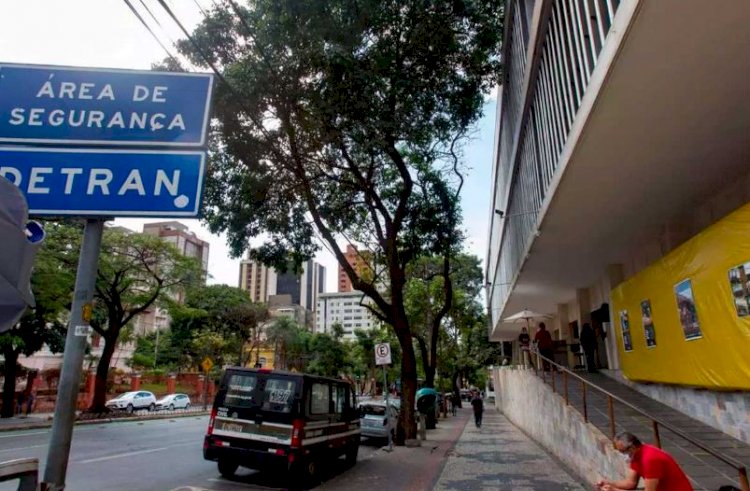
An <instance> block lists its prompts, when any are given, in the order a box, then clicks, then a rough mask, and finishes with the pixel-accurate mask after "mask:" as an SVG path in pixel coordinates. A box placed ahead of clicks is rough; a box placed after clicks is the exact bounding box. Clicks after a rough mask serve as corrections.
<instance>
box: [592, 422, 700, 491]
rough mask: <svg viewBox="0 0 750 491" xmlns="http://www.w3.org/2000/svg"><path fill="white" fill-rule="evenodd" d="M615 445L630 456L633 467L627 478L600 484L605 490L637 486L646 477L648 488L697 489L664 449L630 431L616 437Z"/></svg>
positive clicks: (664, 490)
mask: <svg viewBox="0 0 750 491" xmlns="http://www.w3.org/2000/svg"><path fill="white" fill-rule="evenodd" d="M615 448H616V449H617V450H618V451H619V452H620V453H622V454H624V455H626V456H627V460H628V462H630V470H629V471H628V475H627V477H626V478H625V479H621V480H619V481H608V480H606V479H604V480H601V481H599V482H598V483H596V486H597V487H598V488H599V489H601V490H602V491H619V490H621V489H636V487H637V486H638V481H639V480H640V478H643V482H644V488H643V489H645V490H646V491H693V486H692V485H691V484H690V480H689V479H688V477H687V476H686V475H685V473H684V472H683V471H682V469H680V466H679V465H677V462H675V460H674V458H672V456H671V455H669V454H668V453H667V452H665V451H664V450H662V449H660V448H657V447H654V446H652V445H648V444H644V443H641V441H640V440H639V439H638V437H636V436H635V435H633V434H632V433H628V432H627V431H623V432H622V433H619V434H618V435H617V436H616V437H615Z"/></svg>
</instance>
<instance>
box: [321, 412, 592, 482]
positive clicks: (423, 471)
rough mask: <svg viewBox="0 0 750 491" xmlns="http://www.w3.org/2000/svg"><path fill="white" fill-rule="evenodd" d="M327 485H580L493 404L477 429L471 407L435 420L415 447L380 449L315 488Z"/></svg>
mask: <svg viewBox="0 0 750 491" xmlns="http://www.w3.org/2000/svg"><path fill="white" fill-rule="evenodd" d="M316 489H320V490H325V491H339V490H341V491H348V490H351V489H383V490H386V489H387V490H389V491H391V490H393V491H427V490H432V489H435V490H442V491H449V490H450V491H464V490H465V491H474V490H498V489H501V490H509V491H510V490H512V491H526V490H539V491H558V490H559V491H579V490H580V491H582V490H584V489H585V488H584V487H583V486H581V485H580V484H579V483H578V481H577V480H576V479H575V478H573V477H571V476H570V475H569V474H568V473H567V472H566V471H565V470H564V469H563V468H562V467H561V466H560V464H559V463H558V462H557V461H555V460H553V459H552V457H550V455H549V454H547V453H546V452H545V451H544V450H543V449H542V448H541V447H540V446H539V445H537V444H536V443H534V442H533V441H532V440H531V439H529V438H528V437H527V436H526V435H525V434H523V433H522V432H521V431H520V430H519V429H517V428H516V427H515V426H513V425H512V424H511V423H510V422H508V420H507V419H505V417H504V416H503V415H502V414H500V413H499V412H497V411H496V410H495V408H494V407H491V406H490V407H488V408H487V410H486V411H485V413H484V422H483V425H482V428H481V429H477V428H476V427H475V426H474V417H473V413H472V411H471V408H463V409H460V410H459V412H458V415H457V416H456V417H451V416H449V417H448V418H441V419H440V420H438V428H437V429H435V430H430V431H428V432H427V441H424V442H422V446H421V447H419V448H405V447H394V449H393V452H391V453H387V452H385V451H382V450H380V451H378V452H377V453H376V454H375V455H374V456H373V457H372V458H369V459H361V460H360V461H359V462H358V463H357V465H356V466H355V467H353V468H352V469H349V470H347V471H346V472H344V473H343V474H341V475H339V476H337V477H336V478H334V479H332V480H331V481H328V482H326V483H324V484H323V485H321V486H320V487H318V488H316Z"/></svg>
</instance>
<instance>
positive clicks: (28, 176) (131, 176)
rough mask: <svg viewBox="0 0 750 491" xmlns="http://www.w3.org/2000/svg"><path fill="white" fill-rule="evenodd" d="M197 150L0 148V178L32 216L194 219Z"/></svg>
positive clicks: (200, 164) (199, 168) (199, 169)
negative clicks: (14, 190)
mask: <svg viewBox="0 0 750 491" xmlns="http://www.w3.org/2000/svg"><path fill="white" fill-rule="evenodd" d="M204 160H205V154H204V153H203V152H200V151H173V150H172V151H154V150H120V149H118V150H109V149H70V148H16V147H8V146H4V147H0V177H4V178H6V179H8V180H9V181H10V182H12V183H13V184H15V185H16V186H17V187H18V188H19V189H20V190H21V191H22V192H23V193H24V195H25V196H26V200H27V201H28V204H29V214H31V215H37V216H39V215H52V216H59V215H68V216H70V215H72V216H100V217H102V216H103V217H118V216H123V217H135V216H144V217H146V216H158V217H179V216H181V217H195V216H197V215H198V213H199V212H200V202H201V191H202V188H203V173H204V168H205V163H204Z"/></svg>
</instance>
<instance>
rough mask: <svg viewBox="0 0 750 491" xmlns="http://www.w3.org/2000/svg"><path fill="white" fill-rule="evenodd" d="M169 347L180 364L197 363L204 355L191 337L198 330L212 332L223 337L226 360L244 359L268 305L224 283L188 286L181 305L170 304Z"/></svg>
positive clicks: (242, 361)
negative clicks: (195, 347) (259, 302)
mask: <svg viewBox="0 0 750 491" xmlns="http://www.w3.org/2000/svg"><path fill="white" fill-rule="evenodd" d="M170 315H171V317H172V324H171V326H170V338H169V339H170V343H171V345H170V349H171V350H172V352H173V353H174V355H175V356H176V358H177V360H178V361H177V364H178V366H181V367H186V366H191V365H192V366H197V365H198V363H200V361H201V360H202V359H203V357H204V355H201V354H200V353H199V352H198V351H197V350H196V349H194V346H195V345H194V340H195V337H196V335H200V334H201V333H214V334H216V335H218V336H221V337H222V338H223V339H224V344H223V347H222V350H223V351H222V352H221V353H217V356H218V355H220V357H221V359H222V360H224V361H225V362H226V363H236V364H239V365H242V364H243V363H244V353H245V351H246V350H248V349H252V348H253V346H254V345H256V344H257V343H258V342H259V326H260V325H261V324H262V323H263V322H265V321H266V320H267V319H268V315H269V313H268V307H267V306H266V305H265V304H258V303H253V302H252V301H251V300H250V297H249V296H248V294H247V292H245V291H243V290H241V289H239V288H235V287H231V286H227V285H210V286H201V287H196V288H192V289H190V290H189V291H188V292H187V294H186V297H185V303H184V304H183V305H178V304H173V305H172V306H171V307H170Z"/></svg>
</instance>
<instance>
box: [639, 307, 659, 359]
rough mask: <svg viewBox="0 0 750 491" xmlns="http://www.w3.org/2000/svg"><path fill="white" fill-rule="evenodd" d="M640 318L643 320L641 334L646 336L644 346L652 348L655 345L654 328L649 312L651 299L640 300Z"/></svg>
mask: <svg viewBox="0 0 750 491" xmlns="http://www.w3.org/2000/svg"><path fill="white" fill-rule="evenodd" d="M641 320H642V321H643V334H644V336H645V338H646V347H647V348H653V347H655V346H656V329H654V321H653V318H652V314H651V300H648V299H646V300H643V301H641Z"/></svg>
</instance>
